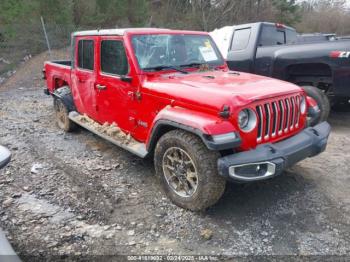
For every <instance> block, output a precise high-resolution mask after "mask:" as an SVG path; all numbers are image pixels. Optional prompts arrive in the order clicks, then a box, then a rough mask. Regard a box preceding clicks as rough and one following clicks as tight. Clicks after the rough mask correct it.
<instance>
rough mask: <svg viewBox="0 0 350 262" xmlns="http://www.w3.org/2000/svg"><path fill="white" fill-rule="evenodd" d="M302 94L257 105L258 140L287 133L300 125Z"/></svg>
mask: <svg viewBox="0 0 350 262" xmlns="http://www.w3.org/2000/svg"><path fill="white" fill-rule="evenodd" d="M300 101H301V96H299V95H296V96H290V97H287V98H283V99H282V98H281V99H277V100H275V101H270V102H268V103H263V104H259V105H257V106H256V112H257V115H258V136H257V142H261V141H263V140H265V141H266V140H269V139H270V138H274V137H277V136H280V135H282V134H287V133H289V132H290V131H293V130H294V129H295V128H298V127H299V119H300Z"/></svg>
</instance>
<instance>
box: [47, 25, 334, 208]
mask: <svg viewBox="0 0 350 262" xmlns="http://www.w3.org/2000/svg"><path fill="white" fill-rule="evenodd" d="M72 50H73V52H72V60H71V61H50V62H46V63H45V68H44V75H45V78H46V79H47V90H46V93H47V94H49V95H52V97H53V98H54V107H55V110H56V116H57V123H58V126H59V127H61V128H62V129H64V130H65V131H72V130H74V128H75V127H76V126H77V125H80V126H83V127H84V128H86V129H88V130H90V131H92V132H94V133H96V134H98V135H100V136H101V137H103V138H105V139H107V140H109V141H110V142H112V143H114V144H116V145H118V146H120V147H122V148H124V149H126V150H128V151H130V152H132V153H134V154H136V155H138V156H140V157H146V156H148V155H151V156H153V157H154V165H155V169H156V173H157V174H158V175H159V176H160V178H161V181H162V184H163V186H164V189H165V192H166V194H167V195H168V197H170V198H171V200H172V201H173V202H174V203H175V204H177V205H179V206H181V207H184V208H187V209H191V210H201V209H205V208H207V207H209V206H211V205H213V204H214V203H215V202H216V201H217V200H218V199H219V198H220V197H221V195H222V194H223V192H224V189H225V184H226V180H233V181H238V182H250V181H256V180H262V179H268V178H271V177H274V176H276V175H279V174H281V173H282V171H283V170H284V169H285V168H287V167H290V166H291V165H293V164H295V163H296V162H298V161H300V160H302V159H304V158H307V157H311V156H314V155H317V154H319V153H320V152H322V151H323V150H324V149H325V147H326V144H327V139H328V135H329V133H330V126H329V124H328V123H327V122H323V123H321V124H318V125H316V126H314V127H307V113H308V111H309V110H312V111H317V110H316V109H317V106H315V103H314V101H313V99H311V98H309V97H307V96H306V95H305V92H304V91H303V90H302V89H301V88H299V87H298V86H296V85H294V84H291V83H287V82H283V81H280V80H275V79H271V78H267V77H263V76H257V75H252V74H248V73H240V72H234V71H230V70H229V69H228V67H227V65H226V63H225V61H224V59H223V58H222V56H221V54H220V52H219V51H218V48H217V47H216V45H215V43H214V42H213V40H212V39H211V37H210V36H209V35H208V34H207V33H205V32H192V31H175V30H167V29H145V28H143V29H111V30H95V31H83V32H76V33H74V34H73V35H72Z"/></svg>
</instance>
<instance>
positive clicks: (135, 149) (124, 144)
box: [68, 111, 148, 158]
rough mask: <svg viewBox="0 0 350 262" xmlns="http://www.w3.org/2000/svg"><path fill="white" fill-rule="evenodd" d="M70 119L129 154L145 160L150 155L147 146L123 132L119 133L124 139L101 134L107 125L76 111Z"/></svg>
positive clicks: (70, 114)
mask: <svg viewBox="0 0 350 262" xmlns="http://www.w3.org/2000/svg"><path fill="white" fill-rule="evenodd" d="M68 117H69V119H70V120H72V121H73V122H74V123H76V124H78V125H79V126H82V127H84V128H85V129H87V130H89V131H91V132H92V133H94V134H96V135H98V136H100V137H102V138H103V139H106V140H107V141H109V142H111V143H112V144H114V145H117V146H119V147H121V148H124V149H125V150H128V151H129V152H131V153H133V154H135V155H137V156H139V157H142V158H144V157H146V156H147V154H148V151H147V149H146V144H144V143H140V142H137V141H135V140H133V139H132V138H126V137H127V135H125V134H124V133H122V131H119V132H120V133H121V134H123V136H124V137H122V138H119V137H118V136H111V135H108V134H107V133H106V132H101V131H100V130H103V129H104V128H105V125H101V124H99V123H97V122H95V121H93V120H92V119H91V118H88V117H86V116H83V115H81V114H79V113H78V112H76V111H72V112H70V113H69V116H68ZM110 127H113V126H110ZM113 128H117V127H113ZM97 129H99V130H97Z"/></svg>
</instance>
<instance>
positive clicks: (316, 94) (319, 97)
mask: <svg viewBox="0 0 350 262" xmlns="http://www.w3.org/2000/svg"><path fill="white" fill-rule="evenodd" d="M301 88H302V89H303V90H304V91H305V92H306V94H307V95H308V96H310V97H312V98H313V99H315V101H316V102H317V105H318V107H319V109H320V111H321V113H320V116H319V117H318V118H317V119H312V120H311V122H310V125H311V126H314V125H316V124H318V123H320V122H323V121H326V120H327V119H328V116H329V112H330V102H329V99H328V97H327V96H326V94H325V93H323V92H322V91H321V90H320V89H318V88H317V87H314V86H301Z"/></svg>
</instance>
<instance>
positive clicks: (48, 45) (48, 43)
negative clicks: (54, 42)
mask: <svg viewBox="0 0 350 262" xmlns="http://www.w3.org/2000/svg"><path fill="white" fill-rule="evenodd" d="M40 19H41V24H42V26H43V31H44V35H45V39H46V44H47V49H48V50H49V56H50V60H51V59H52V54H51V47H50V42H49V38H48V37H47V33H46V28H45V23H44V18H43V17H42V16H40Z"/></svg>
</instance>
